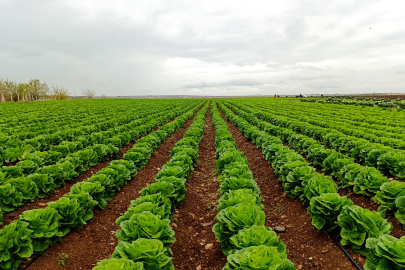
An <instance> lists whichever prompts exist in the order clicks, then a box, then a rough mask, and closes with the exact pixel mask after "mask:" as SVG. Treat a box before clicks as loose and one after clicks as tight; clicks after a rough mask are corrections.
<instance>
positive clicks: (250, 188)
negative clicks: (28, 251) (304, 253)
mask: <svg viewBox="0 0 405 270" xmlns="http://www.w3.org/2000/svg"><path fill="white" fill-rule="evenodd" d="M212 118H213V124H214V128H215V148H216V159H217V162H216V164H217V165H216V169H217V174H218V182H219V183H220V189H219V194H220V196H221V198H220V199H219V205H218V210H219V212H218V214H217V216H216V220H217V221H218V222H217V223H216V224H215V225H214V226H213V228H212V230H213V232H214V234H215V236H216V237H217V239H218V241H219V242H220V243H221V248H222V251H223V253H224V254H225V255H226V256H227V260H228V262H227V264H226V266H225V267H224V269H226V270H231V269H285V270H287V269H295V267H294V264H293V263H292V262H291V261H289V260H288V259H287V250H286V246H285V245H284V243H283V242H282V241H281V240H279V239H278V237H277V235H276V233H275V232H274V231H273V230H272V229H271V228H269V227H265V226H264V224H265V213H264V211H263V210H264V206H263V205H262V204H261V200H262V198H261V197H260V190H259V188H258V187H257V183H256V181H255V180H254V179H253V174H252V172H251V170H250V169H249V162H248V161H247V159H246V157H245V155H244V154H243V152H241V151H240V150H238V148H237V145H236V142H235V140H234V139H233V137H232V135H231V133H230V131H229V130H228V127H227V125H226V123H225V121H224V120H223V119H222V118H221V116H220V114H219V111H218V109H217V106H216V104H214V105H213V108H212Z"/></svg>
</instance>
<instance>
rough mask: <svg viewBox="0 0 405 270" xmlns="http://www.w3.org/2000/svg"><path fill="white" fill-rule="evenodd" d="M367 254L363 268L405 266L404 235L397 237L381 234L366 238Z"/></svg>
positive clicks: (370, 269)
mask: <svg viewBox="0 0 405 270" xmlns="http://www.w3.org/2000/svg"><path fill="white" fill-rule="evenodd" d="M366 247H367V249H369V250H370V251H369V253H368V254H367V259H366V263H365V264H364V270H378V269H392V270H400V269H404V268H405V237H401V238H400V239H397V238H395V237H393V236H391V235H381V236H379V237H378V238H368V239H367V243H366Z"/></svg>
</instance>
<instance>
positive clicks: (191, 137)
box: [93, 103, 209, 270]
mask: <svg viewBox="0 0 405 270" xmlns="http://www.w3.org/2000/svg"><path fill="white" fill-rule="evenodd" d="M208 108H209V103H207V104H206V105H205V106H204V108H203V109H202V110H201V111H200V112H199V113H198V114H197V116H196V117H195V119H194V121H193V123H192V125H191V126H190V127H189V128H188V130H187V131H186V132H185V134H184V136H183V138H182V139H181V140H179V141H178V142H177V143H176V144H175V145H174V147H173V149H172V150H171V151H170V153H171V154H170V160H169V161H168V162H167V163H166V164H165V165H163V167H162V169H161V170H160V171H159V173H158V174H157V175H156V176H155V181H154V183H153V184H150V185H148V186H147V187H146V188H144V189H142V190H141V191H140V193H141V196H140V197H138V198H137V199H136V200H133V201H131V205H130V206H129V208H128V210H127V211H126V212H125V214H124V215H122V216H120V217H119V218H118V219H117V221H116V223H117V225H120V229H118V230H117V231H116V233H115V236H116V238H117V239H118V245H117V246H116V248H115V250H114V252H113V254H112V256H111V258H109V259H105V260H103V261H101V262H99V263H98V264H97V266H96V267H94V268H93V270H119V269H125V270H140V269H163V270H169V269H174V266H173V264H172V262H171V260H172V258H171V257H169V255H170V254H172V252H171V249H170V245H171V244H172V243H174V242H175V241H176V239H175V238H174V231H173V229H172V228H171V227H170V220H171V211H173V208H174V207H176V206H178V205H179V204H180V203H182V202H183V200H184V197H185V193H186V186H185V182H186V180H187V179H189V178H190V174H191V172H192V171H193V169H194V166H195V164H196V163H197V159H198V147H199V144H200V141H201V139H202V137H203V135H204V127H205V126H204V119H205V115H206V113H207V110H208ZM144 146H145V147H152V145H147V144H144Z"/></svg>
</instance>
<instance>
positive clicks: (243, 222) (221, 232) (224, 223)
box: [212, 203, 265, 250]
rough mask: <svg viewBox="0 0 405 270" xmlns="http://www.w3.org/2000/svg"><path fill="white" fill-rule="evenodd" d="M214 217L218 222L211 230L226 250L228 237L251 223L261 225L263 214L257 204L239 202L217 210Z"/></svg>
mask: <svg viewBox="0 0 405 270" xmlns="http://www.w3.org/2000/svg"><path fill="white" fill-rule="evenodd" d="M215 219H216V220H217V221H218V223H216V224H215V225H214V226H213V227H212V231H213V232H214V234H215V236H216V237H217V239H218V240H219V241H220V242H221V247H222V249H223V250H227V249H228V246H229V243H230V239H229V238H230V237H232V236H234V235H235V234H237V233H238V231H239V230H241V229H243V228H247V227H251V226H253V225H260V226H263V225H264V222H265V214H264V212H263V210H262V209H261V208H260V207H258V206H255V205H251V204H249V203H240V204H237V205H234V206H231V207H228V208H225V209H223V210H221V211H219V212H218V215H217V216H216V217H215Z"/></svg>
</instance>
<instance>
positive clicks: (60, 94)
mask: <svg viewBox="0 0 405 270" xmlns="http://www.w3.org/2000/svg"><path fill="white" fill-rule="evenodd" d="M52 95H53V96H54V97H55V99H67V98H68V96H69V91H68V90H67V89H66V88H64V87H58V86H53V87H52Z"/></svg>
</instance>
